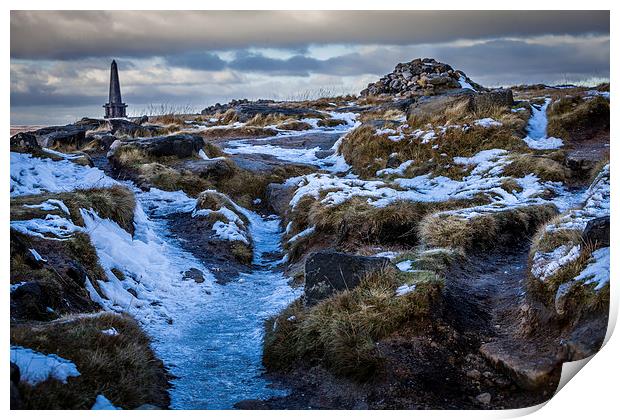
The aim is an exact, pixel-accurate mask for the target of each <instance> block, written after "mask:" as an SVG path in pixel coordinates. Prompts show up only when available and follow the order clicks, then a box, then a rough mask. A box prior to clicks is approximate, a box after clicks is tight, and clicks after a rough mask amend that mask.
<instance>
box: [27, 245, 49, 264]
mask: <svg viewBox="0 0 620 420" xmlns="http://www.w3.org/2000/svg"><path fill="white" fill-rule="evenodd" d="M28 251H30V254H32V256H33V257H34V259H35V261H40V262H44V263H46V262H47V260H46V259H45V258H43V257H42V256H41V254H39V253H38V252H37V250H36V249H34V248H30V249H29V250H28Z"/></svg>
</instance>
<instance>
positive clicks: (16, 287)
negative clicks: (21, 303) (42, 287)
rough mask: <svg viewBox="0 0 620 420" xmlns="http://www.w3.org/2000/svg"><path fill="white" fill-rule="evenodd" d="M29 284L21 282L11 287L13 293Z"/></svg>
mask: <svg viewBox="0 0 620 420" xmlns="http://www.w3.org/2000/svg"><path fill="white" fill-rule="evenodd" d="M26 283H28V282H27V281H20V282H19V283H15V284H12V285H11V293H13V292H14V291H16V290H17V289H19V288H20V287H22V286H23V285H24V284H26Z"/></svg>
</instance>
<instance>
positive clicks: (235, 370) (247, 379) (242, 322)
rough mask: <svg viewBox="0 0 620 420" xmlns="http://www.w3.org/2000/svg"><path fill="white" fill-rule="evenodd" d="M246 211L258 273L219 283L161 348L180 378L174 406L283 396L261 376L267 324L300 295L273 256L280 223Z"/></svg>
mask: <svg viewBox="0 0 620 420" xmlns="http://www.w3.org/2000/svg"><path fill="white" fill-rule="evenodd" d="M245 213H246V216H247V217H248V218H249V220H250V231H251V234H252V237H253V239H254V246H255V250H254V265H255V266H256V269H255V270H254V271H252V272H251V273H248V274H241V275H240V278H239V279H238V281H233V282H231V283H228V284H227V285H224V286H221V285H218V284H215V283H213V288H212V289H211V295H210V296H208V297H207V299H204V298H203V299H200V297H199V301H198V302H196V304H195V305H193V306H192V307H191V308H189V309H190V310H189V312H187V313H184V314H180V318H179V319H177V320H176V321H175V323H174V325H172V326H170V328H166V332H165V334H161V335H160V340H159V341H158V343H157V344H156V348H157V351H158V353H159V354H160V355H161V357H162V358H163V359H164V360H165V361H166V362H168V364H169V365H171V372H172V373H173V374H174V375H175V376H177V378H176V379H174V380H173V381H172V382H173V389H172V390H171V398H172V402H171V408H181V409H227V408H232V406H233V404H234V403H235V402H237V401H240V400H242V399H248V398H252V399H253V398H268V397H270V396H274V395H281V394H282V391H277V390H274V389H271V388H269V387H268V382H267V381H266V380H265V379H263V378H262V377H261V373H262V364H261V354H262V351H261V350H262V336H263V320H264V319H265V318H267V317H268V316H270V315H272V314H274V313H276V312H278V311H279V310H281V309H282V308H283V307H284V306H286V305H287V304H288V303H289V302H290V301H292V300H293V299H294V298H295V297H296V293H297V292H296V291H294V290H293V289H292V288H291V287H290V286H289V285H288V279H287V278H286V277H285V276H284V275H283V274H282V273H281V272H279V271H277V270H275V269H274V268H275V267H274V266H275V263H274V262H271V261H269V259H268V256H267V255H269V254H270V253H272V252H277V251H278V250H279V249H280V237H281V234H282V232H281V230H280V224H279V219H278V218H275V217H261V216H259V215H258V214H256V213H253V212H250V211H247V210H246V211H245ZM164 223H165V222H164ZM164 229H165V227H164Z"/></svg>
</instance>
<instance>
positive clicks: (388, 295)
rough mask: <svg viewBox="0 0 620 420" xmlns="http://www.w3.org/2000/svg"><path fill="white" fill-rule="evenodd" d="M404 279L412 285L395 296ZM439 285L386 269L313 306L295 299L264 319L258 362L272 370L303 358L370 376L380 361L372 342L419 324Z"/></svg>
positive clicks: (430, 307) (342, 371)
mask: <svg viewBox="0 0 620 420" xmlns="http://www.w3.org/2000/svg"><path fill="white" fill-rule="evenodd" d="M404 283H406V284H415V285H416V289H415V291H413V292H410V293H408V294H405V295H403V296H397V295H396V294H395V290H396V288H397V287H398V286H400V285H402V284H404ZM441 286H442V283H441V281H439V280H437V279H433V280H429V278H428V277H427V278H425V279H424V280H421V279H420V278H417V279H414V278H411V277H408V276H402V273H400V272H399V271H398V270H396V269H386V270H385V271H382V272H375V273H373V274H371V275H368V276H366V277H365V278H364V279H362V281H361V283H360V285H359V286H358V287H356V288H354V289H352V290H346V291H343V292H340V293H338V294H336V295H334V296H332V297H330V298H327V299H325V300H324V301H322V302H320V303H318V304H317V305H315V306H313V307H310V308H305V307H304V306H303V304H302V303H301V301H300V300H297V301H295V302H293V303H292V304H291V305H290V306H289V307H288V308H286V309H285V310H284V311H283V312H282V313H280V314H279V315H278V316H276V317H272V318H270V319H268V320H267V321H266V322H265V328H266V334H265V339H264V352H263V363H264V365H265V366H266V367H267V368H268V369H271V370H287V369H290V368H292V367H293V366H294V365H295V363H296V362H298V361H302V362H305V363H308V364H310V365H315V364H321V365H323V366H325V367H326V368H327V369H329V370H330V371H332V372H333V373H335V374H336V375H342V376H346V377H349V378H353V379H355V380H360V381H364V380H367V379H370V378H371V377H372V376H373V375H374V374H375V373H376V372H377V370H378V369H379V368H380V366H381V355H380V354H379V352H378V351H377V350H376V343H377V342H378V341H379V340H381V339H383V338H385V337H388V336H389V335H390V334H393V333H395V332H397V331H398V330H399V329H400V328H402V327H403V326H405V325H406V326H407V327H410V328H411V327H415V326H418V327H423V326H424V325H425V323H426V322H427V320H428V319H429V318H430V317H431V316H432V312H433V307H434V304H435V302H436V299H437V297H438V296H439V293H440V290H441Z"/></svg>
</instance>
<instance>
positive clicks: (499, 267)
mask: <svg viewBox="0 0 620 420" xmlns="http://www.w3.org/2000/svg"><path fill="white" fill-rule="evenodd" d="M526 269H527V249H526V248H525V247H523V246H520V247H516V248H515V249H512V250H503V251H502V252H495V253H492V254H490V255H478V256H475V257H473V258H470V259H469V260H468V261H466V262H461V263H459V264H456V265H455V266H454V267H453V268H452V269H451V270H450V272H449V273H448V274H447V276H446V278H447V281H446V287H445V289H444V303H443V307H442V308H441V309H439V310H438V314H437V317H436V319H435V320H433V322H432V323H430V325H429V327H428V329H427V330H426V331H424V332H422V333H420V332H419V331H417V332H414V331H409V330H405V331H400V332H399V333H398V334H396V335H393V336H391V337H389V338H387V339H384V340H382V341H381V342H379V343H378V345H377V351H378V352H379V354H380V355H381V356H382V358H383V359H384V365H383V369H381V373H380V374H379V375H378V376H377V377H376V378H375V379H374V380H373V381H372V382H369V383H365V384H359V383H355V382H352V381H349V380H346V379H341V378H336V377H334V376H333V375H332V374H331V373H329V372H328V371H327V370H325V369H323V368H322V367H316V366H315V367H308V366H300V367H298V368H296V369H295V370H294V371H293V372H289V373H287V374H278V375H270V376H269V378H270V379H272V380H274V382H276V383H278V384H280V385H282V386H286V387H290V388H291V389H292V390H293V391H292V392H291V394H290V395H288V396H286V397H282V398H272V399H270V400H268V401H258V400H248V401H242V402H240V403H238V404H237V408H245V409H249V408H251V409H450V408H452V409H463V408H465V409H467V408H470V409H479V408H495V409H503V408H521V407H528V406H532V405H536V404H539V403H541V402H543V401H545V400H547V399H548V398H550V396H551V395H552V394H553V391H554V389H555V387H556V386H557V380H558V379H559V376H558V375H559V370H558V369H552V372H551V373H550V375H549V381H548V383H547V384H546V385H545V386H543V387H542V388H538V389H537V390H536V391H529V390H527V389H524V388H523V387H521V386H520V385H519V382H518V381H517V380H516V379H515V378H514V376H513V375H512V374H511V372H509V371H507V370H506V369H504V368H502V367H501V366H494V365H493V364H492V363H490V362H489V360H488V358H486V357H485V356H484V355H483V354H482V353H481V352H480V347H481V345H485V344H488V343H493V342H496V341H497V340H501V342H502V343H503V345H511V346H512V348H511V350H512V352H513V353H512V354H513V355H515V357H518V356H519V355H522V356H523V357H524V358H525V359H526V361H528V360H529V361H531V360H534V361H536V360H541V359H543V360H547V359H548V358H552V357H551V356H549V355H550V354H553V353H554V351H555V349H556V347H555V346H553V345H552V344H551V343H552V342H553V340H552V338H551V337H549V340H543V339H542V338H540V337H537V338H535V339H533V340H525V339H523V338H520V337H518V336H517V335H516V333H517V331H516V328H517V326H516V325H515V323H514V320H515V317H514V311H515V309H517V308H518V306H519V301H520V300H521V298H522V295H523V287H522V281H523V280H524V279H525V275H526ZM554 367H556V365H554ZM485 393H489V394H490V395H491V399H490V402H489V403H487V402H485V396H484V395H483V394H485Z"/></svg>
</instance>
